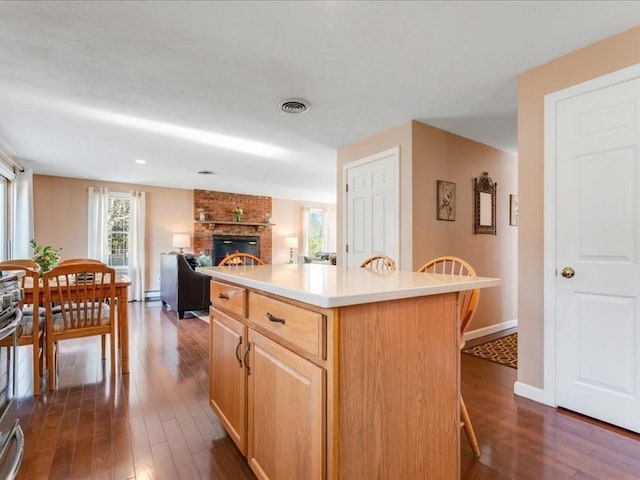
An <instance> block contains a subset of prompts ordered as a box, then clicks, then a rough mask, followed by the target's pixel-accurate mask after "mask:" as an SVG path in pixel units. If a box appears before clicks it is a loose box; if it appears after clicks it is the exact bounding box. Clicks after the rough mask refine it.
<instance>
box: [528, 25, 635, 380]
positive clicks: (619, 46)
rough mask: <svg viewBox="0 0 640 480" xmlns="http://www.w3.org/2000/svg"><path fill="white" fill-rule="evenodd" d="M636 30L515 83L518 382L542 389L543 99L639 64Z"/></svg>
mask: <svg viewBox="0 0 640 480" xmlns="http://www.w3.org/2000/svg"><path fill="white" fill-rule="evenodd" d="M638 45H640V27H635V28H633V29H631V30H627V31H626V32H622V33H620V34H617V35H614V36H612V37H609V38H606V39H604V40H602V41H600V42H598V43H595V44H593V45H590V46H588V47H586V48H583V49H580V50H577V51H575V52H572V53H570V54H569V55H565V56H563V57H560V58H558V59H556V60H554V61H552V62H550V63H547V64H545V65H542V66H540V67H537V68H534V69H532V70H529V71H528V72H525V73H524V74H522V75H521V76H520V77H519V79H518V157H519V167H518V169H519V180H518V185H519V191H520V197H519V198H520V227H519V229H520V238H519V243H518V252H519V259H520V262H519V266H518V279H519V284H520V294H519V296H518V307H519V327H518V330H519V335H518V381H520V382H522V383H525V384H528V385H531V386H534V387H538V388H542V387H543V381H544V375H543V354H544V352H543V347H544V345H543V343H544V342H543V331H544V328H543V320H544V315H543V306H544V298H543V293H544V283H543V261H544V245H543V240H544V238H543V235H544V228H543V227H544V225H543V220H544V219H543V210H544V203H543V202H544V191H543V182H544V178H543V177H544V170H543V162H544V134H543V132H544V118H543V116H544V96H545V95H546V94H549V93H552V92H555V91H558V90H562V89H564V88H567V87H570V86H572V85H576V84H578V83H582V82H584V81H587V80H591V79H593V78H596V77H599V76H602V75H605V74H607V73H610V72H613V71H616V70H620V69H621V68H624V67H628V66H631V65H635V64H637V63H640V48H638Z"/></svg>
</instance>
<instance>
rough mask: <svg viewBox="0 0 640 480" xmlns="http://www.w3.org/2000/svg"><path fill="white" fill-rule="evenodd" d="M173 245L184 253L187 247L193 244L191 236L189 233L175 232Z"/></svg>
mask: <svg viewBox="0 0 640 480" xmlns="http://www.w3.org/2000/svg"><path fill="white" fill-rule="evenodd" d="M173 246H174V247H175V248H179V249H180V250H179V252H180V253H183V252H184V249H185V248H189V247H190V246H191V237H190V236H189V234H188V233H174V234H173Z"/></svg>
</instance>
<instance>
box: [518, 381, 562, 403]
mask: <svg viewBox="0 0 640 480" xmlns="http://www.w3.org/2000/svg"><path fill="white" fill-rule="evenodd" d="M513 393H515V394H516V395H519V396H521V397H524V398H528V399H529V400H533V401H534V402H538V403H542V404H543V405H548V406H550V407H555V405H552V404H551V403H549V402H548V401H547V398H546V395H545V391H544V390H543V389H542V388H538V387H534V386H532V385H529V384H527V383H522V382H516V383H514V384H513Z"/></svg>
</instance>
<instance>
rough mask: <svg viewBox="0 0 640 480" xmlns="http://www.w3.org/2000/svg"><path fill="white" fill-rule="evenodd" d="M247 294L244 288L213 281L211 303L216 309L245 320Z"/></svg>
mask: <svg viewBox="0 0 640 480" xmlns="http://www.w3.org/2000/svg"><path fill="white" fill-rule="evenodd" d="M246 292H247V291H246V290H245V289H244V288H242V287H236V286H234V285H228V284H226V283H222V282H216V281H213V282H211V303H212V304H213V306H214V307H216V308H220V309H221V310H225V311H227V312H229V313H233V314H236V315H238V316H240V317H242V318H244V317H245V296H246V294H247V293H246Z"/></svg>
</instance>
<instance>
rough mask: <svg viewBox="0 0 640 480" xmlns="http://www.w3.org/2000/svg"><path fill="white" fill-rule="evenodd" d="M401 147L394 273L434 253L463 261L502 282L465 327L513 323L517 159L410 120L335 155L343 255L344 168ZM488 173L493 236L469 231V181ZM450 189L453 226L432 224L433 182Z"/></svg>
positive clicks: (487, 292) (416, 265) (411, 267)
mask: <svg viewBox="0 0 640 480" xmlns="http://www.w3.org/2000/svg"><path fill="white" fill-rule="evenodd" d="M398 145H399V146H400V204H401V214H400V257H401V258H400V268H401V269H402V270H416V269H417V268H419V267H420V266H421V265H423V264H424V263H425V262H426V261H427V260H429V259H431V258H433V257H436V256H440V255H456V256H460V257H462V258H465V259H468V261H469V262H470V263H471V264H472V265H474V267H475V268H476V270H477V271H478V273H479V274H480V275H487V276H496V277H499V278H501V279H502V286H501V287H500V288H492V289H487V290H485V291H483V292H482V293H481V298H482V300H481V302H480V305H479V307H478V312H477V314H476V318H475V319H474V321H473V324H472V326H471V330H477V329H481V328H483V327H488V326H491V325H496V324H501V323H503V322H508V321H511V320H516V319H517V303H516V298H517V291H518V283H517V263H518V259H517V238H518V228H517V227H512V226H509V194H517V193H518V192H517V160H516V157H515V156H513V155H511V154H508V153H505V152H502V151H500V150H496V149H495V148H492V147H489V146H487V145H483V144H480V143H477V142H474V141H472V140H468V139H466V138H463V137H459V136H457V135H453V134H451V133H448V132H445V131H443V130H439V129H437V128H434V127H431V126H428V125H425V124H423V123H420V122H416V121H411V122H407V123H405V124H402V125H399V126H397V127H394V128H391V129H389V130H387V131H385V132H382V133H379V134H377V135H375V136H373V137H370V138H367V139H364V140H362V141H360V142H358V143H356V144H354V145H351V146H348V147H346V148H344V149H342V150H340V151H339V152H338V185H339V187H338V192H340V193H339V195H338V217H339V220H338V230H339V234H338V245H339V246H340V247H339V250H343V246H344V239H343V237H342V235H343V234H342V208H343V196H342V193H341V192H343V191H344V188H343V187H341V185H343V183H344V179H343V172H342V168H343V166H344V164H345V163H348V162H351V161H355V160H359V159H361V158H363V157H366V156H369V155H373V154H376V153H379V152H381V151H384V150H387V149H389V148H392V147H395V146H398ZM483 171H488V172H489V174H490V175H491V177H492V178H493V180H494V181H496V182H498V198H497V214H496V215H497V231H498V235H497V236H493V235H474V234H473V219H474V217H473V211H474V210H473V208H474V204H473V179H474V178H475V177H478V176H480V175H481V174H482V172H483ZM437 180H446V181H450V182H454V183H455V184H456V197H457V202H456V203H457V213H456V221H454V222H447V221H438V220H437V219H436V182H437Z"/></svg>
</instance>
